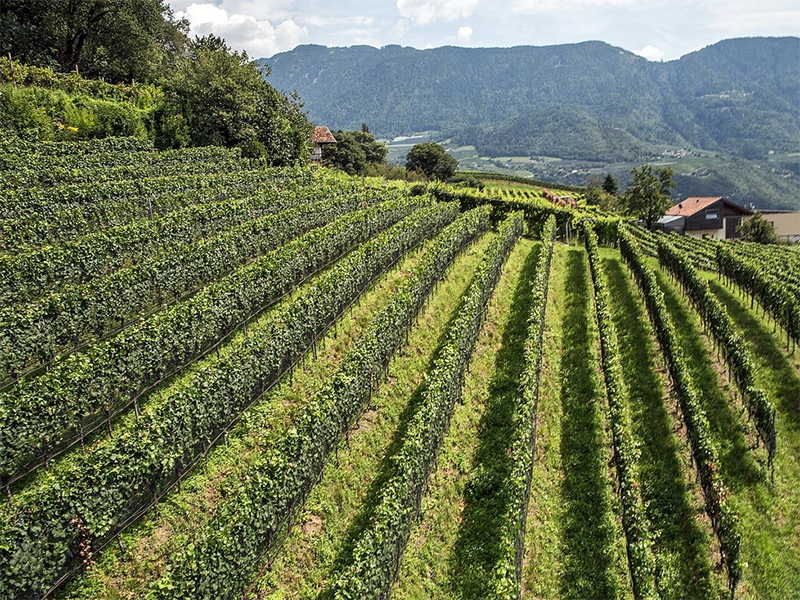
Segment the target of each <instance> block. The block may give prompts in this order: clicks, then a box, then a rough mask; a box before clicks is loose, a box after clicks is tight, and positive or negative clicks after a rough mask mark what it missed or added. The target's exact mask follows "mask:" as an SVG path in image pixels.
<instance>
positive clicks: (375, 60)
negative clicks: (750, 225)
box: [266, 37, 800, 161]
mask: <svg viewBox="0 0 800 600" xmlns="http://www.w3.org/2000/svg"><path fill="white" fill-rule="evenodd" d="M798 58H800V39H798V38H795V37H788V38H748V39H735V40H726V41H723V42H720V43H718V44H715V45H713V46H709V47H707V48H704V49H703V50H700V51H698V52H693V53H691V54H688V55H686V56H684V57H683V58H681V59H679V60H675V61H669V62H661V63H657V62H650V61H647V60H645V59H644V58H641V57H639V56H636V55H635V54H633V53H631V52H628V51H625V50H622V49H620V48H616V47H613V46H610V45H608V44H606V43H603V42H584V43H580V44H567V45H560V46H546V47H532V46H519V47H514V48H456V47H443V48H435V49H431V50H416V49H413V48H403V47H400V46H386V47H384V48H380V49H377V48H372V47H368V46H354V47H350V48H326V47H323V46H314V45H307V46H299V47H298V48H296V49H295V50H293V51H291V52H285V53H281V54H277V55H275V56H273V57H272V58H271V59H268V60H266V62H267V63H268V64H269V66H270V67H271V68H272V74H271V76H270V81H271V82H272V83H273V85H275V86H276V87H277V88H278V89H282V90H284V91H294V90H297V91H298V92H299V93H300V96H301V97H302V99H303V101H304V102H305V105H306V109H307V110H308V111H309V116H310V118H311V120H312V121H315V122H318V123H325V124H326V125H328V126H329V127H335V128H343V129H352V128H357V127H359V126H360V125H361V123H362V122H364V121H366V122H367V123H368V124H369V125H370V127H371V129H372V131H374V132H376V133H377V134H380V135H393V134H403V133H409V132H416V131H426V130H439V131H446V132H449V133H452V134H456V135H457V137H458V138H459V139H461V140H462V141H464V142H468V143H474V144H475V145H476V146H478V149H479V150H481V151H482V152H485V153H489V154H494V155H504V154H509V153H512V151H513V152H516V151H518V150H520V149H522V148H530V150H529V151H528V152H526V154H527V153H537V152H540V151H541V152H544V151H547V152H551V148H552V144H551V142H550V141H548V139H549V140H554V139H555V138H556V137H564V138H566V139H563V140H562V142H561V144H560V148H561V150H560V153H559V154H556V155H557V156H574V157H576V158H588V157H589V156H591V157H595V156H597V155H598V154H599V155H602V156H603V158H604V159H605V160H609V161H611V160H630V159H632V158H634V157H635V155H636V154H638V153H639V152H640V151H645V152H646V151H647V150H648V149H649V147H650V146H651V145H654V144H675V145H683V144H688V145H693V146H695V147H700V148H705V149H709V150H719V151H724V152H728V153H731V154H733V155H736V156H740V157H744V158H750V159H755V158H759V157H762V156H765V155H766V154H767V152H769V151H770V150H774V151H776V152H790V151H797V150H800V68H798ZM549 117H553V118H555V120H556V122H555V123H551V124H550V125H546V127H545V129H547V131H546V132H545V138H546V139H537V138H539V136H540V134H541V132H542V125H543V124H545V123H546V122H547V121H548V118H549ZM567 117H569V118H567ZM585 134H588V138H589V139H590V140H591V142H590V143H589V144H588V146H591V147H587V143H586V141H585ZM574 142H579V143H578V145H577V146H576V144H575V143H574ZM595 142H597V144H601V143H602V145H597V144H596V143H595ZM537 144H538V145H537Z"/></svg>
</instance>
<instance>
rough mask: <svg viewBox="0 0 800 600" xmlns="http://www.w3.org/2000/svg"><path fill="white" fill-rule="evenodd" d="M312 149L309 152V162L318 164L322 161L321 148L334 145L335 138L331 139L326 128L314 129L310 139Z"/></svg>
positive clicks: (329, 132)
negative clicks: (312, 144) (312, 145)
mask: <svg viewBox="0 0 800 600" xmlns="http://www.w3.org/2000/svg"><path fill="white" fill-rule="evenodd" d="M311 141H312V142H313V143H314V148H313V150H312V151H311V162H312V163H319V162H321V161H322V146H324V145H325V144H335V143H336V138H335V137H333V134H332V133H331V130H330V129H328V128H327V127H323V126H320V127H314V135H313V137H312V139H311Z"/></svg>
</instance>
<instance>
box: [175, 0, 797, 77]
mask: <svg viewBox="0 0 800 600" xmlns="http://www.w3.org/2000/svg"><path fill="white" fill-rule="evenodd" d="M167 2H168V4H169V5H170V6H171V7H172V9H173V10H174V11H175V13H176V14H177V15H178V16H184V17H186V18H188V19H189V21H190V23H191V33H192V34H199V35H204V34H207V33H214V34H216V35H219V36H221V37H224V38H225V39H226V40H227V41H228V43H229V44H230V45H231V46H232V47H233V48H235V49H237V50H246V51H247V53H248V54H249V55H250V56H251V57H252V58H261V57H269V56H272V55H273V54H276V53H277V52H283V51H285V50H291V49H292V48H294V47H295V46H297V45H299V44H321V45H324V46H351V45H354V44H368V45H371V46H376V47H380V46H385V45H388V44H400V45H403V46H413V47H415V48H433V47H438V46H445V45H454V46H467V47H493V46H517V45H534V46H545V45H550V44H564V43H572V42H582V41H586V40H602V41H604V42H608V43H610V44H612V45H614V46H620V47H622V48H625V49H626V50H630V51H632V52H636V53H637V54H640V55H642V56H645V57H646V58H648V59H650V60H662V59H663V60H672V59H675V58H679V57H681V56H683V55H684V54H687V53H689V52H692V51H694V50H699V49H700V48H703V47H705V46H708V45H710V44H713V43H716V42H718V41H720V40H723V39H727V38H732V37H750V36H785V35H795V36H796V35H800V2H798V0H511V1H507V2H500V1H498V0H377V1H372V2H366V1H363V0H346V1H344V2H331V1H330V0H327V1H321V0H303V1H298V0H167ZM798 63H799V64H800V57H798Z"/></svg>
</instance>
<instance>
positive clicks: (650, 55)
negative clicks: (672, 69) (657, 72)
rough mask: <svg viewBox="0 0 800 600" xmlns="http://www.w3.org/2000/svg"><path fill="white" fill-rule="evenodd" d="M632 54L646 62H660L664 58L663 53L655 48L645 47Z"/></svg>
mask: <svg viewBox="0 0 800 600" xmlns="http://www.w3.org/2000/svg"><path fill="white" fill-rule="evenodd" d="M633 53H634V54H638V55H639V56H643V57H644V58H646V59H647V60H661V59H662V58H664V51H663V50H661V49H660V48H657V47H656V46H645V47H644V48H642V49H641V50H634V51H633Z"/></svg>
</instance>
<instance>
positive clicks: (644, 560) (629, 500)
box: [582, 223, 658, 600]
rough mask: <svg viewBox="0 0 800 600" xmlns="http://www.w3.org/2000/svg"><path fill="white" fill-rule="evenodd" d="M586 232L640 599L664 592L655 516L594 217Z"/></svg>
mask: <svg viewBox="0 0 800 600" xmlns="http://www.w3.org/2000/svg"><path fill="white" fill-rule="evenodd" d="M582 233H583V236H584V241H585V243H586V251H587V253H588V255H589V267H590V269H591V273H592V280H593V282H594V293H595V309H596V313H597V326H598V329H599V331H600V351H601V357H602V362H603V374H604V376H605V382H606V396H607V398H608V414H609V421H610V422H611V434H612V440H613V446H614V463H615V465H616V467H617V483H618V490H619V495H620V500H621V503H622V526H623V528H624V530H625V539H626V541H627V544H626V547H627V550H628V568H629V570H630V575H631V585H632V587H633V595H634V597H635V598H636V599H637V600H638V599H655V598H658V594H657V592H656V577H655V571H656V562H655V557H654V556H653V542H652V539H651V537H650V529H651V525H650V520H649V519H648V518H647V514H646V513H645V511H644V505H643V502H642V494H641V484H640V482H639V475H638V472H637V468H636V464H637V463H638V462H639V451H638V449H637V448H636V447H635V445H634V442H633V438H632V436H631V433H630V426H629V423H628V421H629V417H628V411H627V402H626V398H627V396H628V394H629V390H628V388H627V387H626V386H625V381H624V380H623V375H622V368H621V366H620V362H619V355H620V351H619V342H618V340H617V332H616V328H615V326H614V321H613V319H612V317H611V311H610V308H609V304H610V298H609V291H608V281H607V280H606V276H605V273H604V271H603V266H602V261H601V258H600V252H599V249H598V244H597V235H596V234H595V232H594V228H593V227H592V225H591V224H590V223H584V224H583V232H582Z"/></svg>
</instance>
